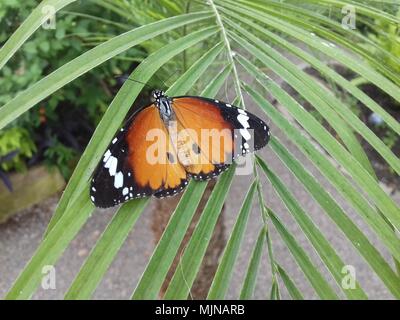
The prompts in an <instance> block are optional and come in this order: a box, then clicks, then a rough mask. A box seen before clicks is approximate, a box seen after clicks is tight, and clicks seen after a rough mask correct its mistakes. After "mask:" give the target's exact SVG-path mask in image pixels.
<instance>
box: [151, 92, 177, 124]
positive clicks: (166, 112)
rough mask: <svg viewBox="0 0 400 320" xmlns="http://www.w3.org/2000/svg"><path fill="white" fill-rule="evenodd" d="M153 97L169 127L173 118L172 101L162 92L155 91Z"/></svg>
mask: <svg viewBox="0 0 400 320" xmlns="http://www.w3.org/2000/svg"><path fill="white" fill-rule="evenodd" d="M151 96H152V100H153V102H154V104H155V105H156V107H157V109H158V111H159V112H160V117H161V119H162V120H163V121H164V123H165V124H166V125H168V123H169V121H170V120H171V119H172V118H173V111H172V107H171V102H172V99H171V98H169V97H168V96H167V95H166V94H165V93H164V92H163V91H161V90H154V91H153V92H152V95H151Z"/></svg>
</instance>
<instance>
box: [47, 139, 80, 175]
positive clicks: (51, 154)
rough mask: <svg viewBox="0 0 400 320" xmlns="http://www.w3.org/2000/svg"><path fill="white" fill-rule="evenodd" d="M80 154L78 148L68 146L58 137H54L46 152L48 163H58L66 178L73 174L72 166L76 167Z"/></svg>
mask: <svg viewBox="0 0 400 320" xmlns="http://www.w3.org/2000/svg"><path fill="white" fill-rule="evenodd" d="M78 155H79V154H78V152H77V151H76V150H74V149H72V148H69V147H66V146H65V145H64V144H62V143H61V142H60V141H58V140H57V139H53V143H52V144H51V146H50V147H49V148H47V149H46V151H45V152H44V156H45V159H46V160H45V162H46V164H48V165H56V166H57V167H58V168H59V169H60V172H61V174H62V175H63V176H64V177H65V178H66V177H69V176H70V175H71V168H72V167H74V164H75V163H76V160H77V159H78Z"/></svg>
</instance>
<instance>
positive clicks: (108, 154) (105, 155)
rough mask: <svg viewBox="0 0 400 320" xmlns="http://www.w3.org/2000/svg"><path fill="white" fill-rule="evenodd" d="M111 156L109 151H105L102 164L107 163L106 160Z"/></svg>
mask: <svg viewBox="0 0 400 320" xmlns="http://www.w3.org/2000/svg"><path fill="white" fill-rule="evenodd" d="M110 156H111V151H110V150H107V151H106V153H105V154H104V158H103V162H107V161H108V158H109V157H110Z"/></svg>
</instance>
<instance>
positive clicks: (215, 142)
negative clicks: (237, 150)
mask: <svg viewBox="0 0 400 320" xmlns="http://www.w3.org/2000/svg"><path fill="white" fill-rule="evenodd" d="M172 106H173V109H174V112H175V114H176V118H177V122H178V130H183V129H186V130H187V131H188V132H189V133H191V132H193V133H194V134H189V135H190V138H191V140H192V142H195V143H196V144H197V146H198V147H199V148H200V152H201V154H200V155H199V157H200V161H197V163H194V164H192V165H190V166H187V167H186V171H188V172H189V173H192V174H199V173H200V172H202V173H205V174H207V173H209V172H212V171H213V170H215V165H216V164H227V163H230V161H232V154H233V151H234V150H233V149H234V142H233V139H232V130H233V128H232V126H231V124H230V123H229V122H227V121H225V119H224V118H223V117H222V115H221V111H220V110H219V109H218V108H217V107H216V106H215V105H213V104H211V103H209V102H207V101H203V100H200V99H195V98H191V97H183V98H175V99H174V100H173V104H172ZM178 152H179V150H178Z"/></svg>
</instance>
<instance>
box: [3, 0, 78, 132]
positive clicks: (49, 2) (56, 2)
mask: <svg viewBox="0 0 400 320" xmlns="http://www.w3.org/2000/svg"><path fill="white" fill-rule="evenodd" d="M75 1H76V0H43V1H42V2H41V3H40V4H39V5H38V6H37V7H36V8H35V9H34V10H33V11H32V13H31V14H30V15H29V17H28V18H26V19H25V21H24V22H23V23H22V24H21V25H20V26H19V27H18V29H17V30H16V31H15V32H14V33H13V34H12V35H11V37H10V38H9V39H8V40H7V42H6V43H5V44H4V45H3V46H2V47H1V48H0V69H2V68H3V67H4V65H5V64H6V63H7V61H8V60H9V59H10V58H11V57H12V56H13V55H14V53H15V52H16V51H17V50H18V49H19V48H20V47H21V46H22V45H23V44H24V42H25V41H26V40H27V39H28V38H29V37H30V36H31V35H32V34H33V33H34V32H35V31H36V30H37V29H39V28H40V26H41V25H42V24H43V22H44V18H45V17H46V14H48V9H49V8H50V9H51V10H54V14H56V13H57V11H59V10H60V9H62V8H64V7H65V6H67V5H69V4H70V3H72V2H75ZM46 7H47V8H46ZM0 118H1V117H0ZM0 127H1V126H0Z"/></svg>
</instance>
